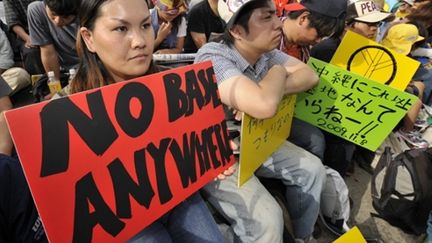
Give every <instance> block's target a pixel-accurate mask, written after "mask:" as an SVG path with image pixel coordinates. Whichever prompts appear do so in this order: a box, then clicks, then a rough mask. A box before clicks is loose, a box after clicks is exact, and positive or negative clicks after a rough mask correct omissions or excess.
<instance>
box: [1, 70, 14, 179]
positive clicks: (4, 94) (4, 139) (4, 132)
mask: <svg viewBox="0 0 432 243" xmlns="http://www.w3.org/2000/svg"><path fill="white" fill-rule="evenodd" d="M11 92H12V89H11V88H10V87H9V85H8V84H7V83H6V81H5V80H4V79H3V78H1V77H0V154H5V155H8V156H10V155H11V154H12V148H13V143H12V138H11V137H10V134H9V130H8V128H7V124H6V119H5V117H4V115H3V113H4V112H5V111H7V110H10V109H12V102H11V100H10V99H9V95H10V93H11ZM0 185H1V184H0Z"/></svg>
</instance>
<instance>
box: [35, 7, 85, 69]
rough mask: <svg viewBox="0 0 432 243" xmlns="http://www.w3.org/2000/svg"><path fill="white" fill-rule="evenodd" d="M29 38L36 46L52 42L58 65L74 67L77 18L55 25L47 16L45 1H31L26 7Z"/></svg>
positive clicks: (76, 58)
mask: <svg viewBox="0 0 432 243" xmlns="http://www.w3.org/2000/svg"><path fill="white" fill-rule="evenodd" d="M27 15H28V16H27V17H28V25H29V33H30V39H31V41H32V43H33V44H34V45H36V46H44V45H49V44H53V45H54V47H55V49H56V51H57V53H58V57H59V61H60V66H61V67H63V68H64V69H66V70H69V69H71V68H73V67H75V66H76V65H77V64H78V62H79V59H78V55H77V52H76V48H75V41H76V34H77V32H78V26H79V25H78V19H75V20H74V22H72V23H71V24H69V25H66V26H63V27H57V26H56V25H55V24H54V23H53V22H52V21H51V20H50V19H49V17H48V15H47V12H46V10H45V3H44V2H40V1H36V2H32V3H31V4H30V5H29V6H28V9H27Z"/></svg>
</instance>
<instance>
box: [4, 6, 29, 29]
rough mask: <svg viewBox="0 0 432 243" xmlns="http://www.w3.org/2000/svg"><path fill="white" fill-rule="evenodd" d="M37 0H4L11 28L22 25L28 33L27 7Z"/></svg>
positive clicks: (8, 23) (7, 22) (7, 19)
mask: <svg viewBox="0 0 432 243" xmlns="http://www.w3.org/2000/svg"><path fill="white" fill-rule="evenodd" d="M34 1H35V0H3V4H4V9H5V18H6V24H7V25H8V27H9V28H12V27H13V26H15V25H21V26H22V27H23V28H24V30H25V31H26V32H27V33H28V24H27V7H28V5H29V4H30V3H31V2H34Z"/></svg>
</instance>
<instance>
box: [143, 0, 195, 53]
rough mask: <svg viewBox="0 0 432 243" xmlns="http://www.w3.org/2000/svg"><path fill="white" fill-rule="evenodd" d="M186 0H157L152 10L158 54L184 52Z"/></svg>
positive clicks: (155, 47)
mask: <svg viewBox="0 0 432 243" xmlns="http://www.w3.org/2000/svg"><path fill="white" fill-rule="evenodd" d="M186 11H187V5H186V3H185V0H155V7H154V8H153V9H151V10H150V15H151V19H152V26H153V30H154V32H155V35H156V40H155V42H154V50H155V53H157V54H173V53H182V52H183V46H184V41H185V36H186V28H187V27H186V18H185V17H184V14H185V13H186Z"/></svg>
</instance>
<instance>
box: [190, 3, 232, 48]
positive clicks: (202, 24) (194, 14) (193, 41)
mask: <svg viewBox="0 0 432 243" xmlns="http://www.w3.org/2000/svg"><path fill="white" fill-rule="evenodd" d="M217 6H218V0H204V1H202V2H200V3H198V4H196V5H195V6H194V7H193V8H191V9H190V10H189V13H188V24H187V36H186V42H185V47H184V52H186V53H195V52H197V51H198V49H199V48H201V47H202V46H203V45H204V44H205V43H207V42H211V41H215V42H219V41H220V40H221V37H222V34H223V32H224V30H225V22H224V21H223V20H222V19H221V18H220V17H219V12H218V10H217Z"/></svg>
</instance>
